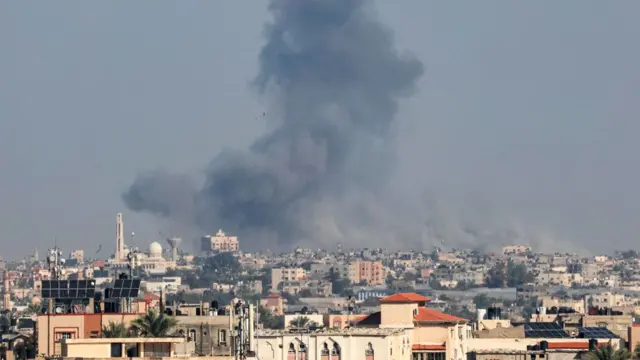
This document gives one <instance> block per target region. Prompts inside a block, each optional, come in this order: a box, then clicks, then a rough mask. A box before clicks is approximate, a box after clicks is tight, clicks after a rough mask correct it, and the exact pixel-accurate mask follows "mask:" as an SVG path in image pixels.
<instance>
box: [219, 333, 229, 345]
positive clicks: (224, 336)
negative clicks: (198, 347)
mask: <svg viewBox="0 0 640 360" xmlns="http://www.w3.org/2000/svg"><path fill="white" fill-rule="evenodd" d="M218 342H219V343H220V345H226V344H227V330H220V331H219V332H218Z"/></svg>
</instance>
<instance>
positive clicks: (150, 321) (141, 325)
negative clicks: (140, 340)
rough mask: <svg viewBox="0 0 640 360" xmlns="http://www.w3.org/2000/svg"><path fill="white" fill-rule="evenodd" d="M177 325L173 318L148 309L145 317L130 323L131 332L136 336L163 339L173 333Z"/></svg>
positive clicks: (142, 316)
mask: <svg viewBox="0 0 640 360" xmlns="http://www.w3.org/2000/svg"><path fill="white" fill-rule="evenodd" d="M177 324H178V320H176V319H175V318H174V317H173V316H169V315H165V314H163V313H158V312H156V311H155V310H152V309H149V310H148V311H147V313H146V314H145V315H141V316H140V317H139V318H137V319H135V320H133V321H132V322H131V330H132V331H133V332H134V333H135V334H137V335H138V336H144V337H165V336H169V335H170V334H171V333H172V332H173V328H174V327H175V326H176V325H177Z"/></svg>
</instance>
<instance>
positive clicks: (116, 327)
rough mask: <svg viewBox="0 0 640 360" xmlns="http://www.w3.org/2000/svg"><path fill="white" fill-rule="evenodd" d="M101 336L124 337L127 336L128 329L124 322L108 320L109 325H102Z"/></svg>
mask: <svg viewBox="0 0 640 360" xmlns="http://www.w3.org/2000/svg"><path fill="white" fill-rule="evenodd" d="M102 337H103V338H126V337H129V329H127V327H126V326H125V325H124V323H115V322H113V321H109V325H107V326H106V327H105V326H103V327H102Z"/></svg>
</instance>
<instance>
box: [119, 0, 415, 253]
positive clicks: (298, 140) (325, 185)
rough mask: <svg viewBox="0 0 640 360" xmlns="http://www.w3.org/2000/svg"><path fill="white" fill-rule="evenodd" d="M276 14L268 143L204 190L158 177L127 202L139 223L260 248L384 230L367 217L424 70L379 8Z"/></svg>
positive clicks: (228, 160) (280, 6) (222, 163)
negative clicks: (405, 102)
mask: <svg viewBox="0 0 640 360" xmlns="http://www.w3.org/2000/svg"><path fill="white" fill-rule="evenodd" d="M269 9H270V11H271V13H272V15H273V22H272V23H270V24H268V25H267V26H266V28H265V34H266V39H267V42H266V44H265V46H264V47H263V48H262V51H261V52H260V58H259V64H260V69H259V74H258V76H257V78H256V80H255V83H254V86H255V87H256V88H257V89H258V90H259V92H260V93H262V94H264V95H265V96H267V98H268V99H269V101H270V105H269V108H268V112H267V116H266V121H268V126H269V128H270V131H269V132H268V133H266V134H265V135H264V136H262V137H260V138H259V139H257V140H256V141H255V142H254V143H253V145H252V146H251V148H250V149H249V150H248V151H236V150H226V151H223V152H221V153H220V154H218V155H217V156H216V157H215V158H214V160H213V161H212V162H211V164H210V166H209V168H208V170H207V172H206V180H205V182H204V185H203V186H202V188H200V189H196V188H195V187H193V186H192V183H191V182H190V181H189V180H188V179H187V178H186V177H184V176H182V175H174V174H170V173H166V172H160V171H156V172H149V173H145V174H142V175H140V176H139V177H138V178H137V179H136V180H135V182H134V183H133V184H132V185H131V187H130V188H129V189H128V190H127V191H126V192H125V193H124V194H123V199H124V201H125V203H126V205H127V206H128V207H129V209H130V210H133V211H139V212H149V213H152V214H155V215H158V216H161V217H167V218H171V219H174V220H176V219H177V220H180V221H183V222H192V223H193V224H194V225H197V226H198V227H199V228H200V229H201V230H202V231H205V232H211V231H214V230H215V229H217V228H224V229H226V230H227V231H228V232H232V233H238V234H241V235H244V236H245V238H244V239H245V240H248V241H249V242H250V243H251V244H252V245H255V246H252V247H258V248H261V247H268V246H276V247H286V246H288V245H293V244H300V243H307V244H317V245H322V244H327V243H335V242H339V241H343V242H352V240H353V239H350V238H349V236H350V235H349V233H353V232H354V230H355V229H357V230H356V231H355V232H363V233H366V234H371V233H372V232H371V230H370V228H376V227H378V226H376V225H375V224H374V223H373V222H372V221H373V219H372V216H375V214H371V213H370V212H371V211H375V210H374V207H375V206H376V205H380V204H379V198H378V197H377V196H374V195H373V194H376V193H384V192H385V191H386V190H387V189H386V184H387V180H388V176H389V175H390V174H391V170H390V169H392V168H393V166H392V165H393V164H394V136H393V134H394V121H395V116H396V113H397V110H398V100H399V99H401V98H402V97H406V96H408V95H411V94H412V92H413V91H414V88H415V83H416V81H417V80H418V79H419V78H420V77H421V76H422V74H423V65H422V63H421V62H420V61H419V60H417V59H415V58H413V57H409V56H403V55H400V54H399V53H398V52H397V50H396V49H395V48H394V44H393V38H392V34H391V32H390V31H389V30H388V29H387V28H385V27H384V26H383V25H382V24H381V23H380V22H379V21H378V20H377V19H376V16H375V14H374V11H373V7H372V2H371V1H366V0H347V1H345V0H329V1H312V0H304V1H300V0H274V1H271V3H270V6H269ZM229 121H233V119H229ZM385 212H386V210H385ZM338 216H339V217H338Z"/></svg>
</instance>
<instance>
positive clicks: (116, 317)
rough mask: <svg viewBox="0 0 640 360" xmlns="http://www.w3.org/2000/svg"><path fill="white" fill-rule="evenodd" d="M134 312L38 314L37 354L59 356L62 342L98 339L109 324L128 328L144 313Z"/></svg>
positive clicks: (142, 311) (142, 308)
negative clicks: (123, 325)
mask: <svg viewBox="0 0 640 360" xmlns="http://www.w3.org/2000/svg"><path fill="white" fill-rule="evenodd" d="M138 309H139V310H141V311H138ZM135 310H137V311H135V312H131V313H96V314H88V313H87V314H38V319H37V321H36V329H37V331H38V353H39V354H44V355H45V356H60V355H62V343H61V341H62V340H64V339H91V338H99V337H101V334H102V328H103V327H106V326H108V325H109V323H110V322H113V323H116V324H120V323H123V324H125V326H129V325H130V324H131V322H132V321H133V320H135V319H137V318H138V316H140V314H143V313H144V311H145V309H144V307H141V308H138V307H136V309H135Z"/></svg>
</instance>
